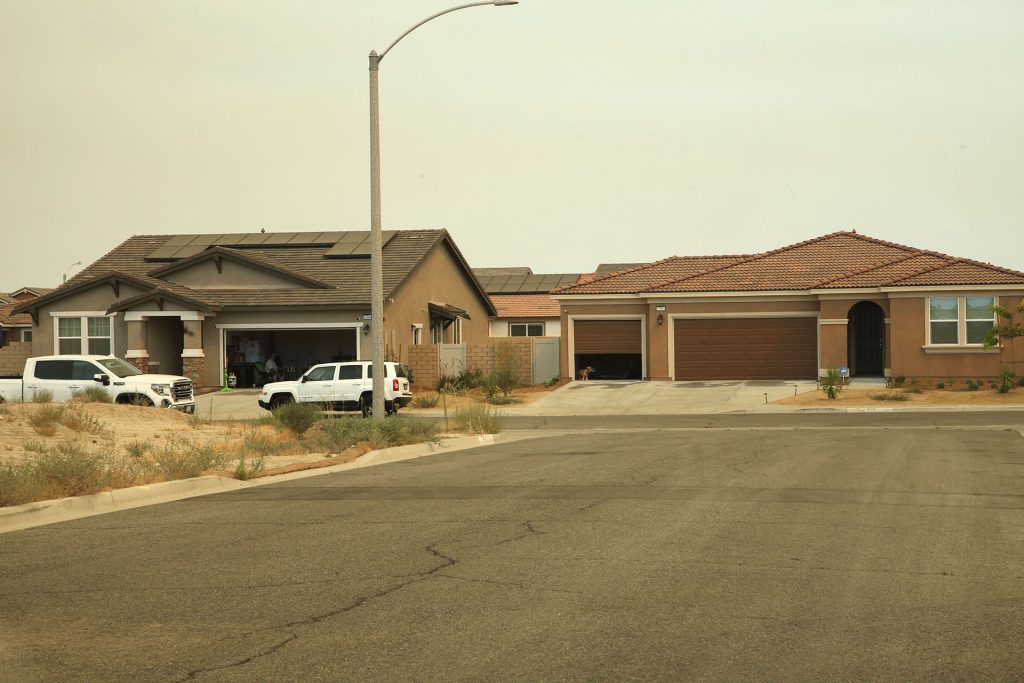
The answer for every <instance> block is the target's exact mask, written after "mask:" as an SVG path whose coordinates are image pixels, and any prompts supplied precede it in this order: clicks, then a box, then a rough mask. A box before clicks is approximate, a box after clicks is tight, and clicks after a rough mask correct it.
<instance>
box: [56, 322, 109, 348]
mask: <svg viewBox="0 0 1024 683" xmlns="http://www.w3.org/2000/svg"><path fill="white" fill-rule="evenodd" d="M56 326H57V353H67V354H96V355H101V356H109V355H110V354H111V353H113V348H114V333H113V325H112V324H111V322H110V318H108V317H106V316H74V317H71V316H68V317H58V318H56Z"/></svg>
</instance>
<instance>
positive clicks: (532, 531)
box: [494, 520, 545, 545]
mask: <svg viewBox="0 0 1024 683" xmlns="http://www.w3.org/2000/svg"><path fill="white" fill-rule="evenodd" d="M523 526H524V527H526V533H525V534H519V535H518V536H512V537H510V538H506V539H504V540H501V541H498V542H497V543H495V544H494V545H505V544H506V543H512V542H513V541H518V540H521V539H524V538H528V537H530V536H535V535H541V534H543V533H545V532H543V531H537V529H536V527H534V526H533V522H532V521H530V520H527V521H525V522H523Z"/></svg>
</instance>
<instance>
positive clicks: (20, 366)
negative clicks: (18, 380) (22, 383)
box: [0, 341, 32, 377]
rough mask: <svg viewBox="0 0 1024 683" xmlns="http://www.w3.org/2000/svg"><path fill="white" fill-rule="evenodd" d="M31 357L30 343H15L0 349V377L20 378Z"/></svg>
mask: <svg viewBox="0 0 1024 683" xmlns="http://www.w3.org/2000/svg"><path fill="white" fill-rule="evenodd" d="M31 356H32V342H23V341H16V342H11V343H9V344H8V345H7V346H4V347H2V348H0V377H21V373H22V372H23V371H24V370H25V361H26V360H28V359H29V358H30V357H31Z"/></svg>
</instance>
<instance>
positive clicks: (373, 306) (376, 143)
mask: <svg viewBox="0 0 1024 683" xmlns="http://www.w3.org/2000/svg"><path fill="white" fill-rule="evenodd" d="M518 4H519V0H491V1H490V2H470V3H467V4H465V5H458V6H456V7H449V8H448V9H446V10H443V11H441V12H438V13H437V14H433V15H431V16H429V17H427V18H426V19H424V20H423V21H421V22H419V23H418V24H416V25H415V26H413V27H412V28H410V29H409V30H408V31H406V32H405V33H403V34H402V35H400V36H398V38H397V39H395V42H393V43H391V44H390V45H388V47H387V49H386V50H384V52H382V53H380V54H379V55H378V54H377V53H376V52H375V51H371V52H370V334H371V336H372V337H373V417H374V418H375V419H382V418H383V417H384V265H383V254H382V249H383V245H382V242H383V239H382V238H381V225H380V102H379V100H378V90H377V74H378V72H379V70H380V63H381V60H383V59H384V56H385V55H387V53H388V52H390V51H391V48H393V47H394V46H395V45H397V44H398V41H400V40H401V39H402V38H405V37H406V36H407V35H409V34H410V33H412V32H413V31H415V30H416V29H418V28H419V27H420V26H422V25H423V24H425V23H427V22H428V21H430V20H431V19H437V18H438V17H439V16H441V15H444V14H448V13H449V12H454V11H456V10H460V9H466V8H468V7H480V6H482V5H495V6H498V7H501V6H504V5H518Z"/></svg>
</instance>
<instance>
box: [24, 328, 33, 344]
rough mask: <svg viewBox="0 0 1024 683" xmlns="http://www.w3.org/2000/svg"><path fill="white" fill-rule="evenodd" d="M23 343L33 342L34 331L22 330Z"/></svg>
mask: <svg viewBox="0 0 1024 683" xmlns="http://www.w3.org/2000/svg"><path fill="white" fill-rule="evenodd" d="M21 341H23V342H30V341H32V330H30V329H28V328H27V327H25V328H22V330H21Z"/></svg>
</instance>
